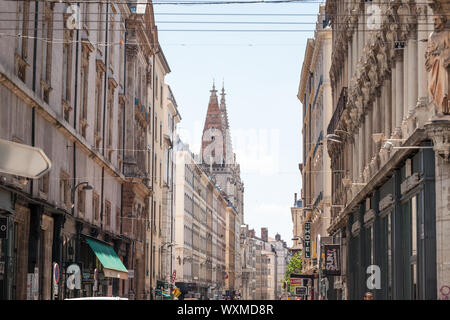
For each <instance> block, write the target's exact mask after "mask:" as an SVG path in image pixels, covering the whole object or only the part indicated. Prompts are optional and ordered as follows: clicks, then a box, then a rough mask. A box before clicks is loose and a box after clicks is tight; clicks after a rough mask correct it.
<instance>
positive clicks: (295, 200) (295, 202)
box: [294, 192, 297, 207]
mask: <svg viewBox="0 0 450 320" xmlns="http://www.w3.org/2000/svg"><path fill="white" fill-rule="evenodd" d="M296 205H297V192H296V193H294V207H295V206H296Z"/></svg>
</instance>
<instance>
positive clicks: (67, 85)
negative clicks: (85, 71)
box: [61, 28, 73, 121]
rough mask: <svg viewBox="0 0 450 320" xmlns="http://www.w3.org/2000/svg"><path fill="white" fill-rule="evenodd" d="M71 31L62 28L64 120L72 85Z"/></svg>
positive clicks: (68, 115) (69, 106)
mask: <svg viewBox="0 0 450 320" xmlns="http://www.w3.org/2000/svg"><path fill="white" fill-rule="evenodd" d="M72 41H73V31H72V30H68V29H66V28H64V43H63V66H62V97H61V98H62V101H63V107H64V120H66V121H69V117H70V111H71V110H72V107H71V104H72V99H71V89H72V88H71V87H72V52H73V43H72Z"/></svg>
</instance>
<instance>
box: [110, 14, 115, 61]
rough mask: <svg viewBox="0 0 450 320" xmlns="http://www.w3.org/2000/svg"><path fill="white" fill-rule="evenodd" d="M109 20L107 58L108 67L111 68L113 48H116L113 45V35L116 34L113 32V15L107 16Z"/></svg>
mask: <svg viewBox="0 0 450 320" xmlns="http://www.w3.org/2000/svg"><path fill="white" fill-rule="evenodd" d="M109 19H110V21H111V22H110V24H109V44H110V45H109V47H108V48H109V57H108V60H109V65H110V66H111V67H112V66H113V65H114V49H115V47H116V45H115V43H114V40H115V39H114V38H115V35H116V32H115V23H114V15H112V14H111V15H110V16H109Z"/></svg>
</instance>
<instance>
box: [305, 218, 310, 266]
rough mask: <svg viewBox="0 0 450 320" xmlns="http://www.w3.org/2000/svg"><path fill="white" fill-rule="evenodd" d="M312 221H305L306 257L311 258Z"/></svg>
mask: <svg viewBox="0 0 450 320" xmlns="http://www.w3.org/2000/svg"><path fill="white" fill-rule="evenodd" d="M310 229H311V223H310V222H305V238H304V239H305V241H304V242H305V245H304V247H305V258H308V259H309V258H311V231H310Z"/></svg>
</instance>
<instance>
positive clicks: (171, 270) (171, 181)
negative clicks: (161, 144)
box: [169, 116, 175, 279]
mask: <svg viewBox="0 0 450 320" xmlns="http://www.w3.org/2000/svg"><path fill="white" fill-rule="evenodd" d="M174 123H175V116H172V126H173V127H175V125H174ZM171 131H172V132H171V135H172V146H171V147H170V148H171V149H172V150H171V152H172V163H171V164H170V171H171V174H170V175H171V177H170V185H169V188H171V189H172V190H171V194H170V242H171V243H172V244H173V193H174V190H173V189H174V188H173V161H174V151H173V150H174V149H173V144H174V141H173V132H174V131H175V130H174V128H171ZM169 190H170V189H169ZM172 256H173V245H172V246H170V271H169V277H170V276H171V274H172V272H173V265H172ZM170 279H172V278H170Z"/></svg>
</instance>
